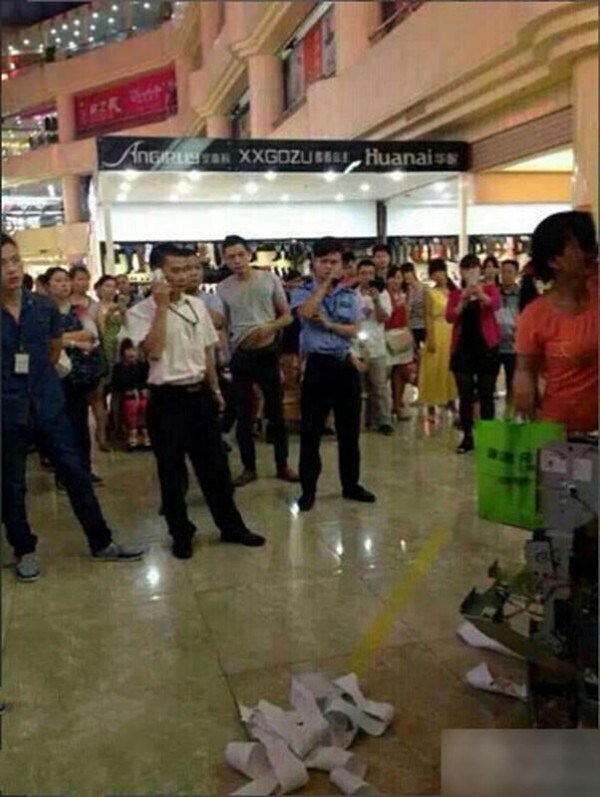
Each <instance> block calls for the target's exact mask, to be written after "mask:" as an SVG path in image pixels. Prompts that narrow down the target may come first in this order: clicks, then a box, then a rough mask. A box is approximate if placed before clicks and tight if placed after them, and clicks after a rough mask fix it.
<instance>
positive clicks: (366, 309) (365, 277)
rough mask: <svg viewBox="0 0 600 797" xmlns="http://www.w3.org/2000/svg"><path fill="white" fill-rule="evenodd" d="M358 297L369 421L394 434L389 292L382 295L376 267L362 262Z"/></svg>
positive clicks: (359, 265)
mask: <svg viewBox="0 0 600 797" xmlns="http://www.w3.org/2000/svg"><path fill="white" fill-rule="evenodd" d="M357 279H358V288H357V295H358V298H359V305H360V331H359V333H358V340H359V351H361V352H364V354H365V360H366V362H367V367H366V373H365V376H366V381H367V390H368V398H367V400H368V402H369V408H370V412H369V414H368V419H369V420H370V422H371V424H372V425H373V426H375V427H376V428H377V430H378V431H379V432H380V433H381V434H384V435H391V434H393V433H394V429H393V427H392V408H391V393H390V386H389V384H388V367H387V349H386V342H385V322H386V321H387V320H388V319H389V317H390V316H391V314H392V304H391V302H390V297H389V294H388V293H387V291H383V292H382V293H380V292H379V291H378V290H377V287H376V285H375V264H374V263H373V261H372V260H361V261H360V263H359V264H358V271H357Z"/></svg>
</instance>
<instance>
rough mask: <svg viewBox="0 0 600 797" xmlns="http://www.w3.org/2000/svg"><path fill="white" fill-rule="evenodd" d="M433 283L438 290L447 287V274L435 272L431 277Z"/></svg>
mask: <svg viewBox="0 0 600 797" xmlns="http://www.w3.org/2000/svg"><path fill="white" fill-rule="evenodd" d="M431 281H432V282H433V284H434V285H435V286H436V287H437V288H443V287H444V286H445V285H446V272H445V271H434V272H433V273H432V275H431Z"/></svg>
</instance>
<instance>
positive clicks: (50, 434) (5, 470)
mask: <svg viewBox="0 0 600 797" xmlns="http://www.w3.org/2000/svg"><path fill="white" fill-rule="evenodd" d="M33 435H35V437H36V440H39V442H40V445H41V446H42V449H43V451H44V454H45V455H47V456H48V459H49V460H50V461H51V462H52V464H53V465H54V468H55V470H56V475H57V477H58V478H59V479H60V480H61V481H62V482H63V483H64V485H65V487H66V490H67V493H68V496H69V500H70V502H71V506H72V508H73V512H74V513H75V515H76V517H77V519H78V520H79V522H80V524H81V526H82V528H83V531H84V533H85V536H86V537H87V540H88V544H89V546H90V549H91V551H92V553H96V552H97V551H101V550H102V549H103V548H106V546H107V545H109V543H110V542H111V540H112V533H111V531H110V529H109V528H108V526H107V524H106V521H105V519H104V516H103V515H102V510H101V509H100V505H99V503H98V499H97V498H96V495H95V493H94V488H93V486H92V482H91V478H90V473H89V472H88V470H87V468H86V466H85V463H84V461H83V457H82V454H81V452H80V450H79V447H78V445H77V443H76V441H75V435H74V433H73V428H72V426H71V423H70V421H69V419H68V417H67V415H66V413H65V411H64V409H63V410H61V411H60V412H59V413H58V414H57V415H56V416H55V417H54V419H53V420H52V421H43V422H40V421H39V420H37V419H36V418H34V419H33V421H32V423H31V424H30V425H29V426H26V425H7V426H6V428H3V429H2V522H3V523H4V526H5V528H6V535H7V539H8V542H9V544H10V545H11V547H12V548H13V550H14V552H15V556H24V555H25V554H27V553H33V551H35V548H36V543H37V537H36V536H35V534H33V532H32V531H31V528H30V526H29V522H28V520H27V509H26V506H25V495H26V492H27V487H26V479H25V476H26V466H27V450H28V447H29V443H30V442H31V440H32V437H33Z"/></svg>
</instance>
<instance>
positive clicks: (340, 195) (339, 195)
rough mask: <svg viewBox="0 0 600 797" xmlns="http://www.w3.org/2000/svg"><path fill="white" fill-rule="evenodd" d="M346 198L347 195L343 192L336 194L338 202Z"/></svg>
mask: <svg viewBox="0 0 600 797" xmlns="http://www.w3.org/2000/svg"><path fill="white" fill-rule="evenodd" d="M344 199H346V197H345V196H344V195H343V194H336V195H335V201H336V202H343V201H344Z"/></svg>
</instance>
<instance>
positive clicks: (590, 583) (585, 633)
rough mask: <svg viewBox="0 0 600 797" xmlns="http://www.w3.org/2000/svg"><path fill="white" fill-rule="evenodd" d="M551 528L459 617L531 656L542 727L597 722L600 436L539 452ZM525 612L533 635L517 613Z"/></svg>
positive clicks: (541, 495) (544, 511)
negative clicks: (521, 563) (517, 568)
mask: <svg viewBox="0 0 600 797" xmlns="http://www.w3.org/2000/svg"><path fill="white" fill-rule="evenodd" d="M538 506H539V508H540V511H541V515H542V517H543V527H542V528H540V529H538V530H536V531H534V532H533V534H532V537H531V538H530V539H529V540H528V541H527V542H526V544H525V562H526V564H525V568H524V570H523V571H522V572H520V573H518V574H516V575H515V576H509V575H508V574H507V573H505V572H504V571H503V570H502V568H501V566H500V565H499V564H498V562H494V564H493V565H492V566H491V568H490V570H489V572H488V575H489V576H490V578H491V579H492V580H493V583H492V586H491V587H490V588H489V589H487V590H485V591H483V592H478V591H477V590H475V589H473V590H471V592H470V593H469V594H468V595H467V596H466V598H465V599H464V601H463V602H462V604H461V607H460V611H461V614H462V615H463V616H464V617H465V618H466V619H468V620H469V621H470V622H472V623H473V624H474V625H475V626H476V627H477V628H479V629H480V630H481V631H482V632H483V633H484V634H486V635H487V636H489V637H491V638H493V639H496V640H497V641H498V642H500V643H502V644H503V645H504V646H506V647H508V648H510V649H511V650H513V651H514V652H515V653H518V654H519V655H521V656H523V657H524V658H525V659H526V661H527V669H528V699H529V707H530V712H531V718H532V725H533V726H534V727H537V728H580V727H585V728H597V727H598V437H597V435H594V436H589V437H587V436H586V437H578V438H571V439H569V441H568V442H560V443H550V444H548V445H546V446H544V447H543V448H542V449H541V450H540V452H539V456H538ZM524 614H525V615H526V616H527V619H528V623H527V624H526V627H527V625H528V633H527V632H526V633H523V631H522V630H520V629H519V630H518V629H517V628H515V627H514V625H513V621H512V618H514V617H515V616H516V615H521V619H522V617H523V615H524Z"/></svg>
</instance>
